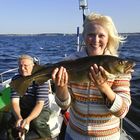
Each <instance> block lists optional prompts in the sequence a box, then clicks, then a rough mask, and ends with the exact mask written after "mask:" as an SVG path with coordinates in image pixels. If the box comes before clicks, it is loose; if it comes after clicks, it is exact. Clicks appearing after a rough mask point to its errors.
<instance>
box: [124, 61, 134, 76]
mask: <svg viewBox="0 0 140 140" xmlns="http://www.w3.org/2000/svg"><path fill="white" fill-rule="evenodd" d="M135 65H136V63H135V62H132V63H131V65H130V64H128V65H127V67H126V68H125V71H124V72H125V73H126V74H129V73H132V72H134V70H133V67H134V66H135Z"/></svg>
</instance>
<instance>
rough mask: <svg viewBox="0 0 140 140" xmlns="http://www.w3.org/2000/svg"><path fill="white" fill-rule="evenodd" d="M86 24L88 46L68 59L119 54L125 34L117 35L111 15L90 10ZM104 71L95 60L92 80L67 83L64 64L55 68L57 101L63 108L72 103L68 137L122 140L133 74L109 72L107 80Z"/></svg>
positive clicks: (74, 139) (84, 37)
mask: <svg viewBox="0 0 140 140" xmlns="http://www.w3.org/2000/svg"><path fill="white" fill-rule="evenodd" d="M83 27H84V29H83V39H84V42H85V44H86V47H85V48H84V49H83V50H82V51H81V52H76V53H75V54H72V55H71V56H70V57H69V58H68V59H76V58H79V57H85V56H94V55H115V56H116V55H117V50H118V47H119V44H120V43H121V42H123V40H124V38H123V37H121V36H119V35H118V33H117V30H116V28H115V26H114V23H113V21H112V19H111V18H110V17H108V16H104V15H100V14H94V13H91V14H90V15H88V16H87V17H86V19H85V22H84V25H83ZM83 67H84V66H83ZM104 74H105V70H104V68H103V67H101V66H97V65H96V64H93V66H91V68H90V70H89V77H90V79H91V82H89V83H74V82H72V81H69V83H68V74H67V70H66V69H65V68H64V67H61V68H56V69H55V70H54V72H53V74H52V79H53V81H54V82H55V85H56V102H57V103H58V105H59V106H60V107H61V108H63V109H66V108H68V107H70V108H69V111H70V120H69V124H68V127H67V130H66V136H65V139H66V140H77V139H80V140H89V139H90V140H119V138H120V119H121V118H124V117H125V115H126V114H127V112H128V110H129V107H130V104H131V98H130V79H131V74H127V75H121V76H115V75H108V79H107V80H106V79H104V76H102V75H104ZM68 88H69V90H68Z"/></svg>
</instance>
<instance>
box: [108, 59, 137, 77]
mask: <svg viewBox="0 0 140 140" xmlns="http://www.w3.org/2000/svg"><path fill="white" fill-rule="evenodd" d="M134 66H135V62H134V61H132V60H125V59H119V58H118V59H116V60H115V61H113V62H112V63H111V65H110V69H111V71H112V73H114V74H129V73H131V72H133V67H134Z"/></svg>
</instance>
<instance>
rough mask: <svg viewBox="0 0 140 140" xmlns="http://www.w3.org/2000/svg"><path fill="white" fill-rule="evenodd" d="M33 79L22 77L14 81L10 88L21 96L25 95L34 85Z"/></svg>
mask: <svg viewBox="0 0 140 140" xmlns="http://www.w3.org/2000/svg"><path fill="white" fill-rule="evenodd" d="M32 82H33V79H31V78H28V77H20V78H17V79H15V80H12V81H11V83H10V87H11V88H12V89H13V90H14V91H16V92H17V93H18V94H19V95H24V94H25V93H26V90H27V88H28V87H29V86H30V85H31V84H32Z"/></svg>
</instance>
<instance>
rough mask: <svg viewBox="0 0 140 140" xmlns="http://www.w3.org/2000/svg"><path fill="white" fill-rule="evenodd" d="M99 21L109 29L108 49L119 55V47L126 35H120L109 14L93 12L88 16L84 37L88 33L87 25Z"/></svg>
mask: <svg viewBox="0 0 140 140" xmlns="http://www.w3.org/2000/svg"><path fill="white" fill-rule="evenodd" d="M91 22H92V23H95V24H96V23H97V24H99V25H101V26H102V27H104V28H105V29H107V31H108V37H109V38H108V44H107V50H108V51H109V52H110V53H111V54H112V55H117V50H118V48H119V45H120V43H123V42H124V39H126V38H124V37H122V36H120V35H119V34H118V32H117V30H116V27H115V25H114V23H113V21H112V19H111V17H109V16H104V15H101V14H96V13H91V14H89V15H87V16H86V18H85V21H84V24H83V28H84V29H83V37H84V36H85V34H86V27H87V26H88V24H89V23H91Z"/></svg>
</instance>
